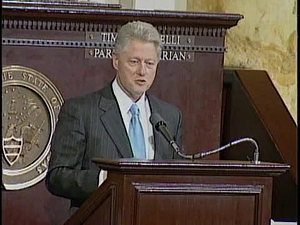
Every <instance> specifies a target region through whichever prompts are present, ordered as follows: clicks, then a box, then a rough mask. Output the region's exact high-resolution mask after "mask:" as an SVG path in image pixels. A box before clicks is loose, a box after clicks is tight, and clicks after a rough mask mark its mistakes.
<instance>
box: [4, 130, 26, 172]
mask: <svg viewBox="0 0 300 225" xmlns="http://www.w3.org/2000/svg"><path fill="white" fill-rule="evenodd" d="M2 146H3V155H4V158H5V160H6V161H7V163H8V164H9V165H10V166H12V165H13V164H15V163H16V162H17V161H18V159H19V157H20V154H21V151H22V148H23V138H22V137H21V138H16V137H14V136H13V135H12V136H11V137H9V138H2Z"/></svg>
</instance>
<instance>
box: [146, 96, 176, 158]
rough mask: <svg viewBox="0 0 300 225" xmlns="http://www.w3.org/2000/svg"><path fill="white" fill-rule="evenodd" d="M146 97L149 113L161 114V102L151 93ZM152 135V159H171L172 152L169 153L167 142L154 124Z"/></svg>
mask: <svg viewBox="0 0 300 225" xmlns="http://www.w3.org/2000/svg"><path fill="white" fill-rule="evenodd" d="M147 97H148V99H149V104H150V108H151V113H152V114H153V113H155V112H156V113H158V114H160V115H162V114H163V113H164V112H163V108H162V106H161V104H160V103H159V102H158V101H157V100H156V99H155V98H153V97H152V96H151V95H149V96H147ZM153 136H154V143H155V149H154V151H155V153H154V159H155V160H163V159H172V154H171V153H172V152H169V151H168V149H170V146H169V143H168V142H167V140H166V139H165V138H164V137H163V135H162V134H161V133H160V132H159V131H156V129H155V128H154V126H153ZM169 153H170V154H169Z"/></svg>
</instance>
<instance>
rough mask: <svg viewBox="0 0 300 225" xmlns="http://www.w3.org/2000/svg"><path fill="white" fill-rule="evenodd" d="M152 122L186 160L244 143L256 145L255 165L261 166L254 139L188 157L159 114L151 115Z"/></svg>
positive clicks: (234, 142) (236, 141) (232, 143)
mask: <svg viewBox="0 0 300 225" xmlns="http://www.w3.org/2000/svg"><path fill="white" fill-rule="evenodd" d="M150 122H151V124H152V125H153V126H154V127H155V129H156V130H157V131H159V132H160V133H161V134H162V135H163V136H164V137H165V138H166V140H167V141H168V142H169V144H170V145H171V146H172V148H173V149H174V150H175V152H176V153H177V154H178V155H180V156H181V157H183V158H185V159H192V160H193V159H199V158H203V157H205V156H207V155H210V154H214V153H217V152H220V151H223V150H225V149H227V148H230V147H231V146H233V145H237V144H239V143H242V142H250V143H252V144H254V146H255V150H254V155H253V162H254V164H259V151H258V144H257V142H256V141H255V140H254V139H252V138H248V137H247V138H241V139H238V140H235V141H232V142H230V143H228V144H226V145H224V146H221V147H220V148H216V149H213V150H210V151H206V152H200V153H197V154H194V155H187V154H184V153H182V152H181V151H180V148H179V146H178V145H177V143H176V142H175V140H174V138H173V137H172V135H171V134H170V131H169V129H168V128H167V125H166V122H165V121H164V120H163V118H162V117H161V116H160V115H159V114H158V113H153V114H152V115H151V117H150Z"/></svg>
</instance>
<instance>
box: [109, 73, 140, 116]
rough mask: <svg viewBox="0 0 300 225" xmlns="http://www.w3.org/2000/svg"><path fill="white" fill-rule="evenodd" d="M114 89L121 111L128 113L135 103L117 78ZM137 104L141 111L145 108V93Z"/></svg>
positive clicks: (113, 84)
mask: <svg viewBox="0 0 300 225" xmlns="http://www.w3.org/2000/svg"><path fill="white" fill-rule="evenodd" d="M112 89H113V92H114V94H115V96H116V98H117V101H118V104H119V107H120V109H121V110H122V109H123V110H124V111H125V112H128V111H129V109H130V107H131V105H132V104H134V102H133V101H132V100H131V98H129V97H128V96H127V94H126V93H125V92H124V91H123V90H122V89H121V87H120V85H119V84H118V82H117V79H116V78H115V80H114V81H113V83H112ZM136 104H137V105H138V107H139V109H140V110H141V109H142V107H144V105H145V93H143V95H142V96H141V97H140V99H139V100H138V101H137V102H136Z"/></svg>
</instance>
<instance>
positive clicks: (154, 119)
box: [150, 113, 192, 159]
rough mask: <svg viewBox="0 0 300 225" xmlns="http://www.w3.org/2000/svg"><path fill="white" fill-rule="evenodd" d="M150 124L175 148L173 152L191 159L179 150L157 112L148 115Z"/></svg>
mask: <svg viewBox="0 0 300 225" xmlns="http://www.w3.org/2000/svg"><path fill="white" fill-rule="evenodd" d="M150 122H151V124H152V125H153V126H154V127H155V129H156V130H157V131H159V132H160V133H161V134H162V135H163V136H164V137H165V139H167V141H168V142H169V144H170V145H171V146H172V148H173V149H174V150H175V152H176V153H177V154H178V155H180V156H182V157H184V158H187V159H192V158H191V156H185V155H184V154H183V153H181V152H180V148H179V146H178V145H177V143H176V142H175V140H174V138H173V137H172V135H171V134H170V131H169V129H168V128H167V125H166V122H165V121H164V120H163V118H162V117H161V116H160V115H159V114H158V113H153V114H152V115H151V117H150Z"/></svg>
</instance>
